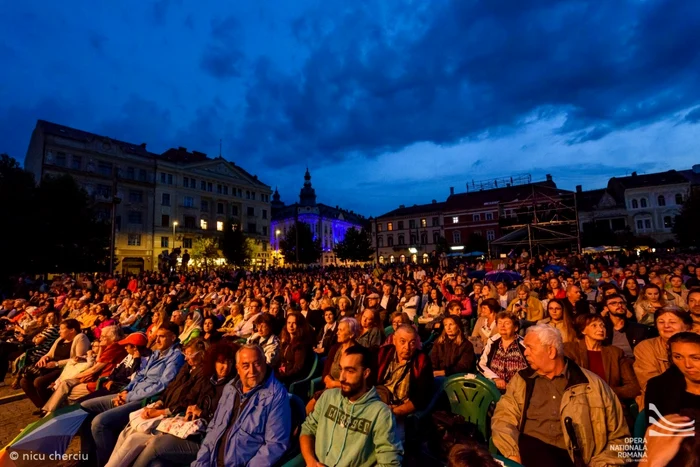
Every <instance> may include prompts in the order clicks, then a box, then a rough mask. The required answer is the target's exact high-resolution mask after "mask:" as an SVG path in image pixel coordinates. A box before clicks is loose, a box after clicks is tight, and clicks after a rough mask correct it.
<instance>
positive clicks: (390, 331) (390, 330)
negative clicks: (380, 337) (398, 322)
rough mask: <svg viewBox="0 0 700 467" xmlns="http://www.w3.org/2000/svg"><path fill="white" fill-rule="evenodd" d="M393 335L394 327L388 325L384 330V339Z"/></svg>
mask: <svg viewBox="0 0 700 467" xmlns="http://www.w3.org/2000/svg"><path fill="white" fill-rule="evenodd" d="M393 333H394V326H391V325H389V326H387V327H385V328H384V337H389V336H390V335H392V334H393Z"/></svg>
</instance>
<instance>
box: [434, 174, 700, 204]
mask: <svg viewBox="0 0 700 467" xmlns="http://www.w3.org/2000/svg"><path fill="white" fill-rule="evenodd" d="M698 168H700V165H698ZM433 204H437V200H433Z"/></svg>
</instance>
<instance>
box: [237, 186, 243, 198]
mask: <svg viewBox="0 0 700 467" xmlns="http://www.w3.org/2000/svg"><path fill="white" fill-rule="evenodd" d="M238 197H239V198H243V190H242V189H240V188H239V189H238Z"/></svg>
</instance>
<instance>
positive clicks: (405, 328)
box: [394, 324, 418, 337]
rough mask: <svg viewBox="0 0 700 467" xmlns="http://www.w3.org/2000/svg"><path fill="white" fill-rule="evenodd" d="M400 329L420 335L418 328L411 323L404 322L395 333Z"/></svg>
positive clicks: (413, 334)
mask: <svg viewBox="0 0 700 467" xmlns="http://www.w3.org/2000/svg"><path fill="white" fill-rule="evenodd" d="M399 331H403V332H407V333H409V334H411V335H412V336H416V337H417V336H418V331H416V328H414V327H413V326H411V325H410V324H402V325H401V326H399V328H398V329H397V330H396V331H394V334H396V333H397V332H399Z"/></svg>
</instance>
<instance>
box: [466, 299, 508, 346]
mask: <svg viewBox="0 0 700 467" xmlns="http://www.w3.org/2000/svg"><path fill="white" fill-rule="evenodd" d="M499 311H501V305H499V304H498V300H496V299H495V298H487V299H485V300H483V301H482V302H481V305H480V306H479V318H478V319H477V320H476V323H475V324H474V330H473V331H472V337H478V338H479V340H481V343H482V344H483V345H486V343H487V342H488V340H489V338H491V336H493V335H494V334H496V333H497V332H498V331H497V330H496V315H497V314H498V312H499ZM482 349H483V348H482ZM482 349H480V350H482ZM477 353H481V352H477Z"/></svg>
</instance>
